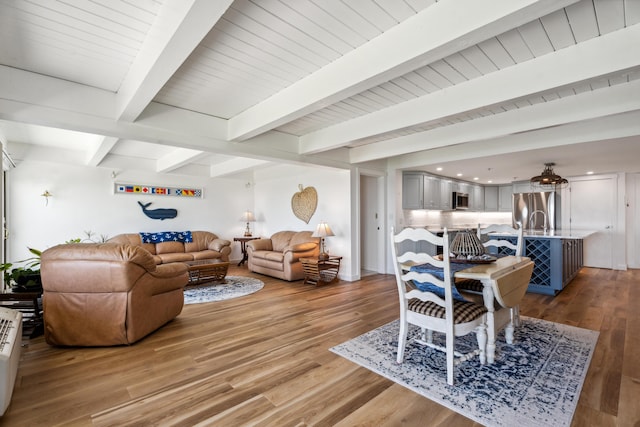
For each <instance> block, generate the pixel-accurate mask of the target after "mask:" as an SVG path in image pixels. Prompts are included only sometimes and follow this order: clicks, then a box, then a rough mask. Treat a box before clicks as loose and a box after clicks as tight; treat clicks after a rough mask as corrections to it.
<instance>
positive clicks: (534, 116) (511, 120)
mask: <svg viewBox="0 0 640 427" xmlns="http://www.w3.org/2000/svg"><path fill="white" fill-rule="evenodd" d="M635 110H640V80H638V81H634V82H630V83H628V84H624V85H617V86H613V87H607V88H603V89H598V90H596V91H592V92H591V91H590V92H583V93H580V94H578V95H575V96H570V97H567V98H559V99H556V100H554V101H550V102H545V103H540V104H535V105H532V106H530V107H525V108H521V109H515V110H510V111H506V112H504V113H501V114H496V115H491V116H486V117H482V118H478V119H475V120H468V121H465V122H461V123H456V124H453V125H450V126H443V127H439V128H435V129H432V130H428V131H424V132H418V133H414V134H411V135H406V136H402V137H399V138H394V139H393V140H389V141H381V142H377V143H373V144H368V145H366V146H362V147H354V148H352V149H351V150H350V151H349V155H350V161H351V162H352V163H360V162H366V161H371V160H376V159H383V158H387V157H394V156H400V155H403V154H407V153H415V152H419V151H423V150H427V149H431V148H438V147H444V146H447V145H455V144H461V143H465V142H469V141H477V140H483V139H491V138H498V137H501V136H505V135H510V134H516V133H521V132H526V131H531V130H536V129H541V128H547V127H552V126H558V125H562V124H565V123H571V122H577V121H583V120H589V119H594V118H598V117H603V116H609V115H614V114H620V113H626V112H629V111H635Z"/></svg>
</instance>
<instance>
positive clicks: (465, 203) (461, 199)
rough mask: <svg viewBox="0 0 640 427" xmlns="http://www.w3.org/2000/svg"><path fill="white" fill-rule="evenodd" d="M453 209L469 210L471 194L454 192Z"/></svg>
mask: <svg viewBox="0 0 640 427" xmlns="http://www.w3.org/2000/svg"><path fill="white" fill-rule="evenodd" d="M452 206H453V209H469V194H468V193H459V192H457V191H454V192H453V203H452Z"/></svg>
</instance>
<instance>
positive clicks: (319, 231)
mask: <svg viewBox="0 0 640 427" xmlns="http://www.w3.org/2000/svg"><path fill="white" fill-rule="evenodd" d="M327 236H335V234H333V231H331V227H329V224H327V223H326V222H324V221H321V222H320V224H318V226H317V227H316V231H315V232H314V233H313V234H312V235H311V237H327Z"/></svg>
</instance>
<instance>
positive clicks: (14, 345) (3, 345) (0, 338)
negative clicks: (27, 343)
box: [0, 307, 22, 416]
mask: <svg viewBox="0 0 640 427" xmlns="http://www.w3.org/2000/svg"><path fill="white" fill-rule="evenodd" d="M21 344H22V313H20V312H19V311H17V310H10V309H8V308H4V307H0V416H2V415H3V414H4V411H6V410H7V407H8V406H9V402H11V395H12V394H13V385H14V383H15V382H16V374H17V373H18V362H19V361H20V348H21Z"/></svg>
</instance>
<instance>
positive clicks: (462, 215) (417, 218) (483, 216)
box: [400, 210, 511, 229]
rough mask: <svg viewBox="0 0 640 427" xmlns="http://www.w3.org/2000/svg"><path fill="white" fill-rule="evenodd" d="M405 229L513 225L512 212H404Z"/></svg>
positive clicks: (403, 224)
mask: <svg viewBox="0 0 640 427" xmlns="http://www.w3.org/2000/svg"><path fill="white" fill-rule="evenodd" d="M403 216H404V218H403V223H402V224H400V225H401V226H403V227H428V228H444V227H447V228H449V229H459V228H476V227H477V226H478V224H481V225H488V224H511V212H462V211H430V210H403Z"/></svg>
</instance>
